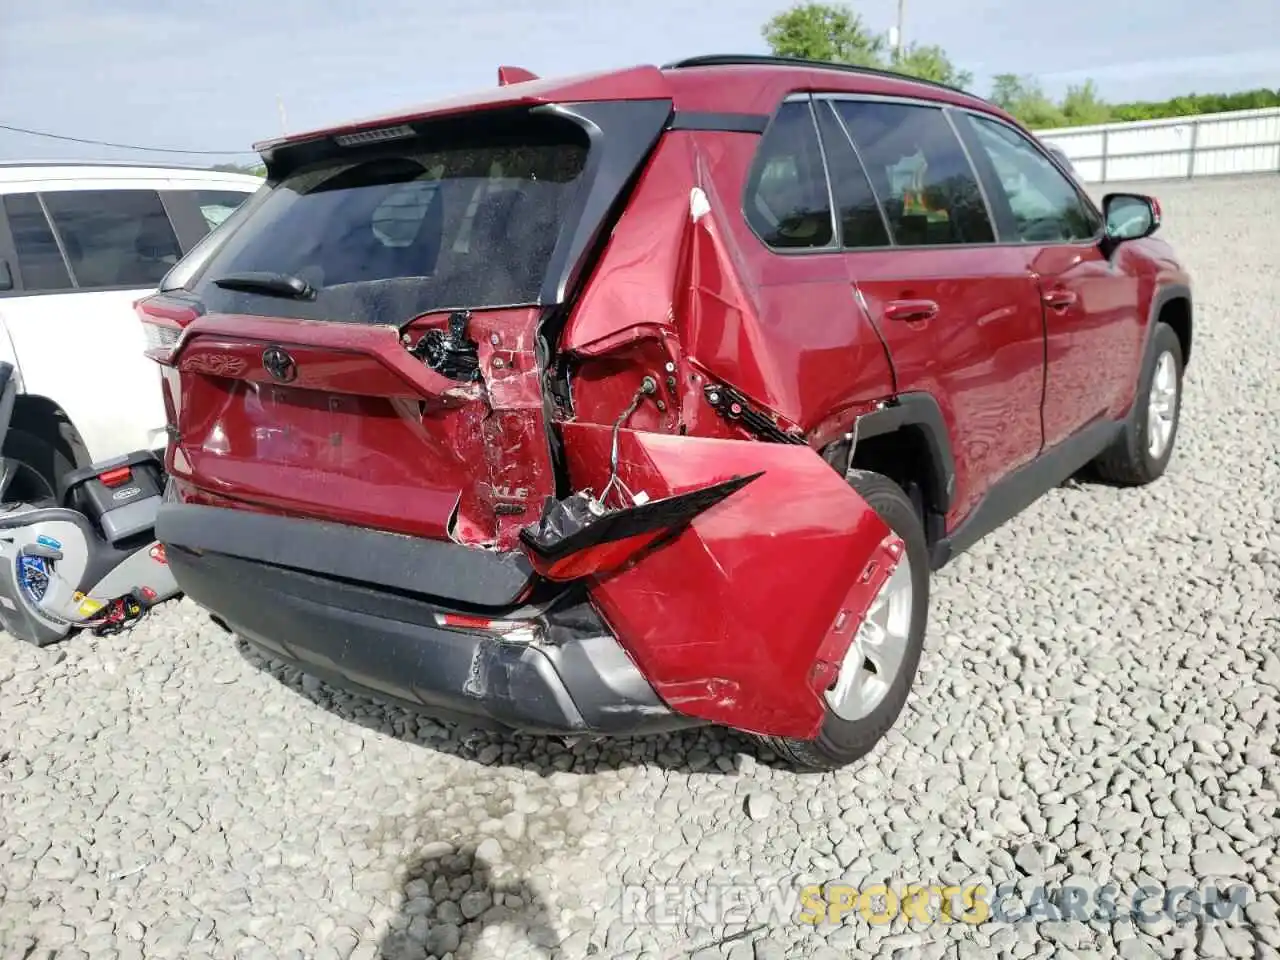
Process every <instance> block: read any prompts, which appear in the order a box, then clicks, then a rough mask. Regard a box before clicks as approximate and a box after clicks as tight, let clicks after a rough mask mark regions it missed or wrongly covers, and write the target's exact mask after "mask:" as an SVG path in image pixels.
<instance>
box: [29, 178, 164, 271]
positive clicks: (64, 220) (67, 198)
mask: <svg viewBox="0 0 1280 960" xmlns="http://www.w3.org/2000/svg"><path fill="white" fill-rule="evenodd" d="M44 202H45V206H46V207H48V210H49V216H50V217H51V218H52V219H53V225H54V228H55V229H56V230H57V231H58V236H59V237H60V238H61V239H62V246H63V248H64V249H65V250H66V251H67V259H68V260H69V261H70V262H71V272H72V274H73V275H74V276H75V279H76V284H77V285H78V286H79V287H81V288H85V287H90V288H92V287H153V286H155V285H157V284H158V283H159V282H160V281H161V279H163V277H164V275H165V274H166V273H168V272H169V268H170V267H172V266H173V265H174V264H175V263H177V262H178V260H179V259H180V258H181V256H182V252H181V250H180V248H179V247H178V238H177V237H176V236H175V235H174V232H173V226H172V224H170V223H169V216H168V214H166V213H165V209H164V205H163V204H162V203H161V202H160V195H159V194H158V193H156V191H154V190H73V191H64V192H57V193H46V194H44Z"/></svg>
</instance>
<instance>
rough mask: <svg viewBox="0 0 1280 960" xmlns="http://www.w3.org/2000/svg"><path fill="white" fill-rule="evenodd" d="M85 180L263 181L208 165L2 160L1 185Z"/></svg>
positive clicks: (252, 186)
mask: <svg viewBox="0 0 1280 960" xmlns="http://www.w3.org/2000/svg"><path fill="white" fill-rule="evenodd" d="M82 180H83V181H90V180H91V181H94V182H95V184H101V183H102V182H103V181H108V182H109V181H113V180H120V181H125V180H186V181H189V182H196V183H208V184H210V185H214V184H217V185H219V186H225V187H231V188H243V189H246V190H256V189H257V188H258V187H259V186H261V185H262V179H261V178H260V177H255V176H252V175H250V174H245V173H235V172H232V171H229V170H210V169H208V168H206V167H184V166H179V165H174V164H149V163H125V162H119V163H117V162H112V161H87V162H80V163H77V162H71V161H66V160H23V161H16V160H0V188H3V187H5V186H10V185H16V184H30V183H40V182H43V183H56V184H68V183H72V182H75V181H82Z"/></svg>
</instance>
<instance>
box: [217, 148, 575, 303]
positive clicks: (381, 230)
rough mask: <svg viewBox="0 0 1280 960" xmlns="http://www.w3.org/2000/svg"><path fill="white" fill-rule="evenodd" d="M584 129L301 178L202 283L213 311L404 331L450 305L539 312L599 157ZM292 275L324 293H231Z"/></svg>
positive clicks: (348, 165) (334, 161) (377, 160)
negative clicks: (403, 326) (242, 285)
mask: <svg viewBox="0 0 1280 960" xmlns="http://www.w3.org/2000/svg"><path fill="white" fill-rule="evenodd" d="M587 148H588V145H587V140H586V136H585V134H583V133H582V132H581V131H580V130H578V129H577V128H576V127H572V128H570V127H568V126H567V125H565V126H562V125H559V124H557V125H555V126H550V125H547V124H542V125H541V126H539V127H530V126H529V125H525V126H524V127H520V126H519V125H515V126H513V127H511V128H508V129H505V130H503V131H500V132H495V133H493V134H490V135H487V136H485V135H476V136H475V137H473V138H472V139H470V140H467V141H461V140H458V139H456V138H454V139H452V140H451V141H447V142H444V143H441V142H440V141H438V140H436V139H431V140H426V139H424V140H421V141H419V140H411V141H405V142H404V143H403V144H400V145H397V146H396V147H395V148H394V149H392V148H390V147H389V146H386V147H383V148H382V149H381V150H379V151H377V152H375V153H370V152H369V151H364V152H361V153H357V154H353V155H350V158H349V159H348V157H347V155H339V156H338V157H334V158H330V159H326V160H324V161H322V162H319V163H316V164H313V165H311V166H308V167H304V168H302V169H299V170H298V171H296V172H294V173H290V174H288V175H286V176H285V177H284V179H283V180H281V182H280V183H279V185H278V186H276V187H275V189H273V190H272V191H271V192H270V193H269V194H268V195H267V196H266V197H265V198H263V199H262V200H261V201H260V202H258V203H257V204H256V206H255V208H254V209H253V210H252V211H251V213H250V214H249V215H248V217H247V218H246V219H245V220H244V221H243V223H241V224H240V225H239V227H238V228H237V229H236V230H235V231H234V232H232V233H231V234H230V235H229V236H228V237H227V238H226V240H225V242H223V243H222V244H221V245H220V246H219V247H218V248H217V249H215V250H214V251H213V252H212V253H210V254H209V256H208V260H207V262H206V264H205V265H204V266H203V267H202V268H201V270H200V273H199V275H198V277H197V278H196V279H195V281H194V289H195V291H196V293H197V294H198V296H199V297H200V299H201V300H202V301H203V302H204V304H205V306H206V307H207V308H208V309H209V310H211V311H217V312H236V313H249V314H258V315H268V316H290V317H299V318H311V319H327V320H337V321H344V322H354V323H374V324H382V323H390V324H398V323H402V322H404V321H407V320H409V319H412V318H413V317H415V316H419V315H421V314H423V313H428V312H432V311H437V310H444V309H450V308H478V307H498V306H516V305H528V304H536V303H537V302H538V298H539V295H540V293H541V289H542V284H543V280H544V278H545V276H546V273H547V270H548V266H549V264H550V260H551V257H552V254H553V252H554V250H555V246H556V242H557V240H558V239H559V237H560V235H561V233H562V231H563V230H564V229H565V228H566V226H568V214H569V212H570V209H571V207H572V205H573V203H574V201H575V199H576V197H577V192H578V188H579V186H580V183H581V176H582V173H583V169H584V165H585V162H586V156H587ZM244 273H268V274H283V275H286V276H289V277H294V278H297V279H300V280H303V281H305V282H306V283H307V284H308V285H309V286H310V287H311V288H312V289H313V290H314V291H315V296H314V298H313V299H311V300H308V299H292V300H291V299H288V298H286V297H280V296H268V295H266V294H264V293H261V292H257V291H246V290H244V289H236V290H230V289H226V288H222V287H219V285H218V284H217V283H216V282H215V281H217V280H218V279H220V278H226V277H228V276H230V275H232V274H244Z"/></svg>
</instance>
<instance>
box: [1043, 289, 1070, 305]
mask: <svg viewBox="0 0 1280 960" xmlns="http://www.w3.org/2000/svg"><path fill="white" fill-rule="evenodd" d="M1077 299H1078V298H1077V297H1076V293H1075V291H1074V290H1050V291H1049V292H1048V293H1046V294H1045V295H1044V303H1045V306H1046V307H1050V308H1052V309H1054V310H1065V309H1066V308H1067V307H1070V306H1072V305H1073V304H1075V302H1076V300H1077Z"/></svg>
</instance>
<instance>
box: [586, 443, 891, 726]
mask: <svg viewBox="0 0 1280 960" xmlns="http://www.w3.org/2000/svg"><path fill="white" fill-rule="evenodd" d="M563 431H564V440H565V451H566V457H567V460H568V465H569V471H570V476H571V479H572V482H573V485H574V487H575V488H576V489H581V488H583V487H590V488H592V489H593V490H594V491H597V492H599V491H600V490H602V489H603V488H604V487H605V486H606V485H607V483H608V481H609V460H610V444H611V430H610V428H608V427H602V426H595V425H588V424H574V423H570V424H565V425H564V427H563ZM618 464H619V469H618V478H619V479H620V480H621V481H622V482H623V484H625V486H626V488H627V489H629V490H630V491H631V493H633V494H643V495H647V497H648V498H649V499H657V498H660V497H666V496H671V495H674V494H679V493H683V492H686V491H689V490H693V489H697V488H700V487H705V486H708V485H710V484H714V483H718V482H722V481H725V480H729V479H731V478H733V477H735V476H742V475H747V474H753V473H756V472H762V473H761V475H760V476H759V477H758V478H757V479H755V480H754V481H752V482H751V483H749V484H747V485H746V486H745V487H743V488H742V489H740V490H738V491H737V492H735V493H734V494H733V495H732V496H730V497H728V498H727V499H725V500H724V501H723V502H721V503H719V504H717V505H716V506H714V507H712V508H711V509H709V510H707V511H706V512H705V513H703V514H701V515H699V516H698V517H696V518H695V519H694V520H693V521H692V524H691V525H690V526H689V527H687V528H686V529H685V530H684V531H683V532H682V533H680V534H679V535H678V536H676V537H675V538H674V539H672V540H669V541H667V542H666V543H664V544H662V545H660V546H657V547H655V548H653V549H651V550H647V551H643V552H642V553H640V554H639V555H637V556H636V557H635V558H634V560H633V561H632V562H631V563H630V564H629V565H628V566H626V567H624V568H623V569H621V570H620V571H618V572H615V573H612V574H608V575H605V576H602V577H601V578H599V579H598V580H596V581H594V582H592V583H591V584H590V587H589V592H590V594H591V597H592V599H593V601H594V602H595V604H596V606H597V607H598V608H599V610H600V612H601V614H602V615H603V616H604V618H605V619H606V620H607V621H608V623H609V624H610V626H611V627H612V628H613V630H614V631H615V632H616V634H617V635H618V638H619V640H620V641H621V642H622V644H623V646H624V647H625V648H626V649H627V651H628V652H629V653H630V654H631V656H632V657H633V658H634V659H635V661H636V663H637V664H638V666H639V667H640V668H641V670H643V671H644V673H645V675H646V676H647V677H648V678H649V680H650V681H651V682H652V683H653V685H654V688H655V690H656V691H657V692H658V694H659V695H660V696H661V697H662V698H663V699H664V700H665V701H666V702H667V703H668V704H669V705H670V706H671V707H672V708H673V709H675V710H677V711H679V712H681V713H685V714H687V715H689V716H694V717H699V718H701V719H705V720H708V721H711V722H714V723H722V724H727V725H729V726H733V727H737V728H740V729H743V730H748V731H751V732H756V733H763V734H771V735H777V736H793V737H812V736H814V735H815V734H816V733H817V731H818V729H819V727H820V726H821V723H822V719H823V703H822V699H821V691H822V690H824V689H826V688H827V687H828V686H830V684H831V683H832V682H834V680H835V668H834V665H835V664H838V663H839V661H840V658H841V657H842V656H843V655H844V653H845V651H846V650H847V648H848V644H849V642H850V641H851V639H852V637H853V634H854V633H855V632H856V629H857V626H858V624H859V623H860V622H861V619H862V616H863V614H864V613H865V611H866V609H867V607H868V606H869V604H870V602H871V600H872V599H873V598H874V596H875V594H876V591H877V590H878V589H879V587H880V586H881V584H882V583H883V582H884V580H885V579H887V577H888V576H889V575H890V574H891V573H892V571H893V568H894V567H895V566H896V563H897V557H898V556H900V553H901V549H902V542H901V540H899V539H898V538H897V537H896V536H895V535H894V534H893V533H892V532H891V531H890V530H889V528H888V527H887V526H886V524H885V523H884V521H883V520H881V519H880V517H879V516H878V515H877V514H876V513H875V511H874V510H873V509H872V508H871V507H869V506H868V505H867V504H866V502H865V501H863V500H862V499H861V497H859V496H858V495H857V494H856V493H855V492H854V491H853V489H852V488H851V487H849V485H848V484H847V483H846V482H845V481H844V480H843V478H842V477H841V476H840V475H839V474H838V473H836V472H835V471H834V470H832V468H831V467H830V466H829V465H828V464H827V463H826V462H825V461H823V460H822V458H821V457H820V456H819V455H818V454H817V453H816V452H814V451H813V450H812V449H810V448H808V447H806V446H799V445H791V444H773V443H752V442H742V441H735V440H719V439H705V438H696V437H679V436H675V437H673V436H664V435H661V434H653V433H639V432H633V431H630V430H621V431H620V432H619V458H618ZM642 499H643V497H642Z"/></svg>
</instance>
